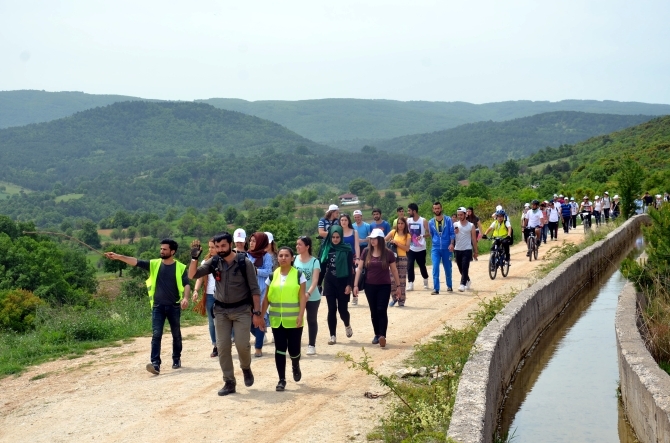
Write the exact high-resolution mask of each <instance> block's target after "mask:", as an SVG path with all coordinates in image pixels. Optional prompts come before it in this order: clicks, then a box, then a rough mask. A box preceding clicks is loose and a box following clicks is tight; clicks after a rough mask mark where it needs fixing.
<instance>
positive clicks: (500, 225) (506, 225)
mask: <svg viewBox="0 0 670 443" xmlns="http://www.w3.org/2000/svg"><path fill="white" fill-rule="evenodd" d="M491 231H493V232H492V233H491V238H500V239H502V246H503V250H504V251H505V260H507V261H508V262H509V261H510V256H509V245H510V244H511V243H512V225H511V223H510V222H509V220H508V219H507V214H505V211H503V210H499V211H496V219H495V221H494V222H493V223H491V226H489V228H488V229H487V230H486V232H485V233H484V236H483V237H482V238H487V237H486V236H487V235H488V234H489V232H491Z"/></svg>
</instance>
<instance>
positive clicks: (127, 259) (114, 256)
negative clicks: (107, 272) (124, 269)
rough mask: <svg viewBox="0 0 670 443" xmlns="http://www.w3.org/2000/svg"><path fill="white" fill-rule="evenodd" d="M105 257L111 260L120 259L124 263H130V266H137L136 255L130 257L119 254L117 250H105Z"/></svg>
mask: <svg viewBox="0 0 670 443" xmlns="http://www.w3.org/2000/svg"><path fill="white" fill-rule="evenodd" d="M105 257H107V258H108V259H110V260H119V261H122V262H124V263H127V264H129V265H130V266H137V259H136V258H135V257H128V256H125V255H121V254H117V253H116V252H105Z"/></svg>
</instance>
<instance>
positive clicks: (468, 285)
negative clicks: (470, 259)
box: [465, 280, 472, 289]
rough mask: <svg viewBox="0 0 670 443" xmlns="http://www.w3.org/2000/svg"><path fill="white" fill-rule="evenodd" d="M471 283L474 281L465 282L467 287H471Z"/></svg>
mask: <svg viewBox="0 0 670 443" xmlns="http://www.w3.org/2000/svg"><path fill="white" fill-rule="evenodd" d="M470 284H472V281H471V280H468V282H467V283H466V284H465V288H466V289H470Z"/></svg>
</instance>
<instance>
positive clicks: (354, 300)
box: [351, 297, 358, 306]
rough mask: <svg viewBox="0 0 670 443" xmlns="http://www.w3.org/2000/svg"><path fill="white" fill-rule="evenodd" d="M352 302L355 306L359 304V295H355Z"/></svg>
mask: <svg viewBox="0 0 670 443" xmlns="http://www.w3.org/2000/svg"><path fill="white" fill-rule="evenodd" d="M351 304H352V305H354V306H356V305H358V297H353V298H352V299H351Z"/></svg>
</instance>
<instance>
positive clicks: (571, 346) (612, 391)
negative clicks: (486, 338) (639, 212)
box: [500, 241, 641, 443]
mask: <svg viewBox="0 0 670 443" xmlns="http://www.w3.org/2000/svg"><path fill="white" fill-rule="evenodd" d="M637 246H638V248H639V247H640V241H638V242H637ZM640 252H641V251H640V250H639V249H637V248H636V249H635V250H633V251H632V252H631V254H639V253H640ZM625 283H626V280H625V279H624V277H623V276H622V275H621V273H620V272H619V270H618V264H617V265H613V266H611V267H610V269H608V270H606V271H605V272H603V273H601V274H600V277H599V278H598V280H597V281H595V282H593V284H592V285H591V286H590V288H588V289H586V291H588V292H586V293H583V294H579V295H578V296H577V297H575V298H573V300H572V301H571V302H570V304H569V305H568V307H567V308H566V309H565V311H564V312H563V314H562V315H561V316H560V317H558V318H557V319H556V321H555V322H554V323H553V324H552V325H551V326H550V327H549V328H548V329H547V330H546V331H545V332H544V334H543V335H542V337H541V338H540V340H539V342H538V343H537V346H536V347H535V349H533V351H532V352H531V354H530V355H529V356H528V357H527V358H526V360H525V362H524V365H523V367H522V369H521V370H520V371H519V373H518V374H517V376H516V379H515V380H514V383H513V386H512V388H511V389H510V391H509V393H508V397H507V399H506V401H505V405H504V408H503V412H502V414H501V417H500V430H501V431H502V433H503V434H504V433H505V432H508V433H509V435H512V434H513V435H514V439H513V440H512V442H514V443H531V442H532V443H537V442H543V443H550V442H589V443H596V442H603V443H612V442H625V443H633V442H635V441H636V439H635V434H634V433H633V431H632V429H630V426H629V425H628V423H627V422H626V421H625V420H624V419H623V412H622V410H621V406H620V402H619V401H618V399H617V387H618V381H619V369H618V364H617V352H616V337H615V332H614V316H615V313H616V305H617V300H618V296H619V292H621V289H622V288H623V286H624V284H625Z"/></svg>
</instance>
